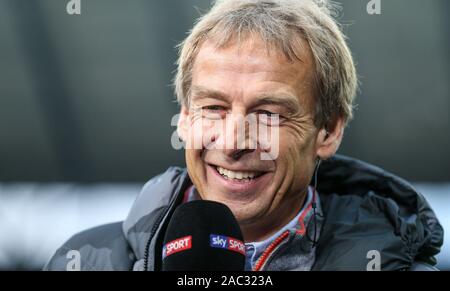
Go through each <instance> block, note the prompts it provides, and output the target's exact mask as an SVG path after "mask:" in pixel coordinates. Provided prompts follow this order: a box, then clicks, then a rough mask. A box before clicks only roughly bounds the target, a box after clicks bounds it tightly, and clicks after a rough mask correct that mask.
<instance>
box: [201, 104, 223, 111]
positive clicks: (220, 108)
mask: <svg viewBox="0 0 450 291" xmlns="http://www.w3.org/2000/svg"><path fill="white" fill-rule="evenodd" d="M203 109H204V110H208V111H220V110H224V109H225V108H224V107H223V106H220V105H210V106H205V107H203Z"/></svg>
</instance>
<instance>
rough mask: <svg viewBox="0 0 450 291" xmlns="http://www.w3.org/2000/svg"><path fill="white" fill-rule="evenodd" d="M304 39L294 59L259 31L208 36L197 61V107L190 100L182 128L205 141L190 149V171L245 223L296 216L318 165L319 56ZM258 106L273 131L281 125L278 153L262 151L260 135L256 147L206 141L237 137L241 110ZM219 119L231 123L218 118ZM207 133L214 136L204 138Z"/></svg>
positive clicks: (190, 138)
mask: <svg viewBox="0 0 450 291" xmlns="http://www.w3.org/2000/svg"><path fill="white" fill-rule="evenodd" d="M303 47H304V48H305V49H304V52H303V55H302V56H301V58H302V61H289V60H287V59H286V57H285V56H284V54H282V53H281V52H276V51H275V50H272V51H271V52H270V54H268V53H267V49H266V47H265V46H264V44H263V43H262V42H261V41H260V40H259V39H249V40H247V41H245V42H243V43H241V45H240V47H238V46H237V45H233V44H232V45H229V46H227V47H225V48H221V49H216V48H215V47H214V45H213V44H212V43H210V42H208V41H206V42H205V43H203V45H202V46H201V48H200V50H199V53H198V55H197V57H196V60H195V63H194V66H193V75H192V85H191V93H190V96H189V98H190V99H189V100H190V102H189V108H186V107H183V108H182V114H181V115H182V117H181V119H180V120H181V123H180V124H179V132H181V133H182V136H184V139H185V140H186V141H187V142H188V143H189V142H191V144H194V143H195V142H197V143H198V142H200V143H201V144H202V145H203V146H202V148H201V149H199V148H197V149H186V163H187V168H188V172H189V175H190V177H191V179H192V181H193V183H194V185H195V186H196V187H197V189H198V191H199V193H200V195H201V197H202V199H205V200H213V201H217V202H221V203H224V204H226V205H227V206H228V207H229V208H230V209H231V210H232V212H233V213H234V215H235V216H236V218H237V219H238V221H239V223H240V225H241V228H244V230H245V228H247V227H248V228H251V227H252V226H253V225H257V224H259V225H260V226H262V227H264V228H267V229H271V228H276V227H277V225H278V224H283V223H286V222H287V221H289V220H290V219H292V218H293V216H295V214H296V213H298V211H299V210H300V208H301V207H302V202H303V199H304V197H305V194H306V190H307V187H308V185H309V182H310V179H311V176H312V173H313V170H314V166H315V158H316V137H317V133H318V130H317V128H316V127H315V126H314V108H315V105H314V97H313V90H314V89H313V88H314V87H313V63H312V56H311V53H310V51H309V50H308V49H307V48H308V46H307V45H306V44H305V43H304V45H303ZM252 114H253V115H255V116H257V120H258V122H264V124H266V125H267V126H268V127H269V130H268V131H269V132H271V130H270V128H272V129H273V127H276V129H277V131H278V135H279V136H278V138H279V140H277V142H276V143H277V144H275V142H274V140H276V139H274V138H273V136H272V137H271V142H269V143H270V146H271V147H272V148H273V147H278V150H277V153H278V155H277V157H276V158H275V159H273V160H262V159H261V153H262V152H263V151H264V150H263V149H262V148H261V144H260V141H258V140H256V141H255V144H256V145H257V146H256V149H255V148H253V149H249V148H247V149H242V145H240V146H241V147H240V148H239V149H238V145H237V142H236V143H235V144H234V147H232V148H226V149H223V148H222V149H207V148H206V147H208V146H209V148H211V143H220V142H222V144H224V141H225V140H230V139H231V140H235V141H237V140H238V138H237V137H236V134H237V126H236V124H237V122H238V120H239V116H249V115H252ZM273 114H278V115H279V122H278V123H276V122H272V123H271V122H270V120H271V118H272V116H273ZM268 120H269V122H268ZM218 121H221V122H224V123H225V125H226V126H225V127H221V126H220V127H219V128H217V127H214V126H211V125H213V124H214V123H216V122H218ZM200 132H201V134H199V133H200ZM274 132H275V131H274ZM206 133H207V134H208V135H209V136H210V138H209V139H208V140H209V141H208V142H205V141H203V142H202V141H199V140H201V139H202V138H204V137H203V135H204V134H206ZM245 137H246V139H247V142H248V139H250V137H249V135H248V134H247V135H245ZM194 140H195V141H194ZM248 144H249V142H248V143H247V145H248ZM245 177H247V178H245ZM244 232H245V231H244ZM244 235H245V234H244Z"/></svg>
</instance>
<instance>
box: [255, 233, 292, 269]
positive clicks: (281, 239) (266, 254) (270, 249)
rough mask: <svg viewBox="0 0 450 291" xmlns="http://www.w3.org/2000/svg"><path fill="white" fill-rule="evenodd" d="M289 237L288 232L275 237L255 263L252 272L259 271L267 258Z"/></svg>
mask: <svg viewBox="0 0 450 291" xmlns="http://www.w3.org/2000/svg"><path fill="white" fill-rule="evenodd" d="M288 237H289V230H286V231H285V232H283V233H282V234H281V235H280V236H279V237H277V238H276V239H275V240H274V241H273V242H272V243H271V244H270V245H269V246H268V247H267V249H266V250H265V251H264V252H263V254H262V255H261V257H259V259H258V260H257V261H256V264H255V267H254V268H253V271H261V270H262V268H263V267H264V266H265V265H266V263H267V262H268V260H269V258H270V257H271V256H272V255H273V254H274V253H275V252H276V250H278V249H279V248H280V247H281V246H282V245H283V244H284V242H286V239H287V238H288Z"/></svg>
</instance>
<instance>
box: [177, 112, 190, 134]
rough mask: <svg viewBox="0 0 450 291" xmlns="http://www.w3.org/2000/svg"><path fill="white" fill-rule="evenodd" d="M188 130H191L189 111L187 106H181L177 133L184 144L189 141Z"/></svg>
mask: <svg viewBox="0 0 450 291" xmlns="http://www.w3.org/2000/svg"><path fill="white" fill-rule="evenodd" d="M188 128H189V109H187V107H186V106H184V105H182V106H181V111H180V118H179V119H178V124H177V133H178V136H179V137H180V138H181V140H183V141H184V142H186V141H187V136H188Z"/></svg>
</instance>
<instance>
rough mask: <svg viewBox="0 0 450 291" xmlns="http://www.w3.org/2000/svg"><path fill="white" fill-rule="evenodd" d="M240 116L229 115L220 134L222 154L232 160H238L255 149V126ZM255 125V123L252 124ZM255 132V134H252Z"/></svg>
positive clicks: (248, 119)
mask: <svg viewBox="0 0 450 291" xmlns="http://www.w3.org/2000/svg"><path fill="white" fill-rule="evenodd" d="M252 122H253V120H251V119H250V118H247V117H244V115H242V114H229V115H227V120H226V123H225V128H224V129H223V132H222V135H221V136H222V137H223V138H224V141H222V142H224V145H225V146H224V147H223V152H224V153H225V155H226V156H228V157H230V158H232V159H233V160H239V159H240V158H241V157H243V156H244V155H246V154H249V153H252V152H254V151H255V149H256V140H255V133H256V130H257V129H256V127H255V125H256V124H252ZM253 123H255V122H253ZM253 131H255V132H253Z"/></svg>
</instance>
